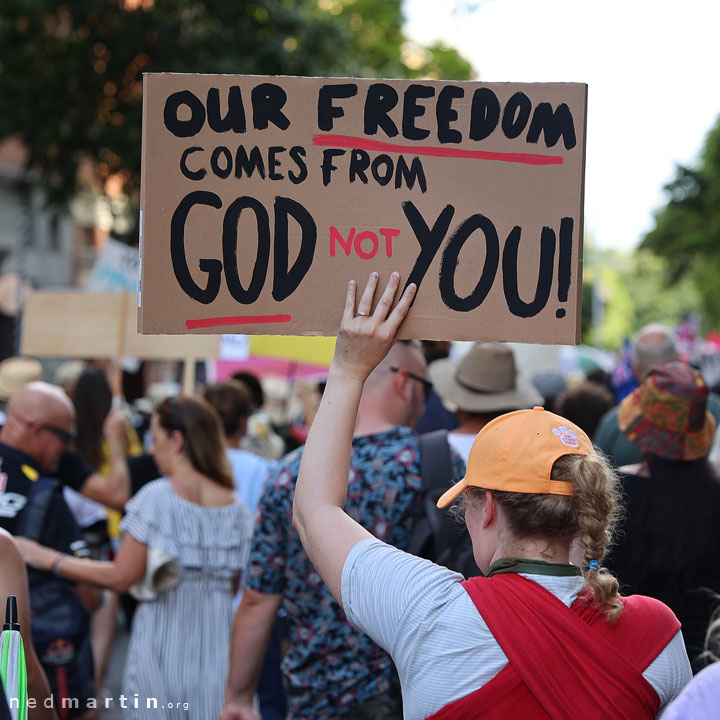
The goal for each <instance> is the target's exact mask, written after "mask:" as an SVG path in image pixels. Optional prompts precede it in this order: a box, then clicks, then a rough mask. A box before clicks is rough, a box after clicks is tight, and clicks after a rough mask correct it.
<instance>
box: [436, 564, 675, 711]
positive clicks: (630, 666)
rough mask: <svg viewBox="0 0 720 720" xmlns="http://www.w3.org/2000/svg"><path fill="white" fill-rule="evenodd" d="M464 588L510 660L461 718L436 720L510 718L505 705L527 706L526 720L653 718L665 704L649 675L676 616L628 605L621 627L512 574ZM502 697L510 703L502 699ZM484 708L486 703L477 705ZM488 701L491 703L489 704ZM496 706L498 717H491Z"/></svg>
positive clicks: (646, 602) (646, 605)
mask: <svg viewBox="0 0 720 720" xmlns="http://www.w3.org/2000/svg"><path fill="white" fill-rule="evenodd" d="M463 585H464V587H465V590H466V591H467V592H468V594H469V595H470V597H471V598H472V600H473V602H474V603H475V606H476V607H477V608H478V611H479V612H480V614H481V615H482V617H483V619H484V620H485V622H486V623H487V624H488V627H489V628H490V631H491V632H492V634H493V636H494V637H495V639H496V640H497V642H498V644H499V645H500V647H501V648H502V649H503V651H504V652H505V654H506V655H507V657H508V660H509V665H508V667H507V668H506V669H505V670H503V671H502V672H501V673H500V674H499V675H498V676H497V677H496V678H495V679H494V680H492V681H491V682H490V683H488V684H487V685H485V686H484V687H483V688H481V689H480V690H478V691H477V692H476V693H473V694H472V695H471V696H468V698H463V699H462V701H458V702H459V703H460V702H463V703H464V705H465V708H464V710H463V712H462V714H455V713H454V712H452V711H454V710H460V707H459V706H458V707H453V706H455V703H452V704H451V705H450V706H448V707H447V711H449V712H451V714H442V713H443V711H441V712H440V713H438V714H437V715H435V716H433V717H434V718H438V719H439V718H451V717H457V718H460V717H462V718H472V717H475V716H476V715H477V713H476V714H473V712H472V707H476V708H477V707H480V708H484V711H483V713H482V717H484V718H485V717H488V718H490V717H497V718H501V717H512V716H513V715H508V714H507V713H508V709H509V708H508V706H507V704H506V703H508V702H511V703H513V704H517V703H518V702H522V703H524V707H523V713H524V714H523V715H522V717H526V718H546V717H552V718H567V720H574V719H575V718H583V720H591V719H594V718H598V719H600V718H603V719H604V718H607V717H615V718H628V719H629V720H630V719H632V720H635V719H636V718H645V717H647V718H651V717H655V715H656V714H657V711H658V709H659V705H660V702H659V699H658V697H657V694H656V693H655V691H654V690H653V689H652V687H651V686H650V684H649V683H648V682H647V681H646V680H645V678H644V677H643V676H642V672H643V670H644V669H645V668H646V667H647V665H648V664H649V663H650V662H651V661H652V660H653V659H654V658H655V657H656V656H657V655H658V654H659V653H660V651H661V650H662V649H663V648H664V647H665V645H667V643H668V642H669V641H670V639H671V638H672V637H673V635H674V634H675V633H676V632H677V630H678V629H679V626H680V625H679V623H678V621H677V619H676V618H675V617H674V615H672V613H671V612H670V611H669V610H667V608H665V606H663V605H662V603H656V602H655V601H652V600H650V599H648V598H633V599H626V600H625V606H626V609H627V612H624V613H623V616H621V618H620V620H619V621H618V622H617V623H616V624H615V625H608V623H607V622H606V621H605V616H604V615H603V614H602V613H601V612H599V610H597V609H596V608H595V607H594V605H593V603H592V602H591V601H589V600H580V601H578V602H576V603H575V604H574V605H573V607H572V608H567V607H566V606H565V605H564V604H563V603H562V601H560V600H559V599H558V598H556V597H555V596H554V595H553V594H552V593H551V592H549V591H547V590H545V588H543V587H542V586H541V585H538V584H537V583H534V582H532V581H531V580H528V579H526V578H524V577H522V576H520V575H517V574H514V573H508V574H503V575H496V576H494V577H493V578H490V579H487V578H472V579H471V580H468V581H465V583H463ZM501 696H502V698H504V699H500V698H501ZM478 703H480V704H478ZM488 703H489V705H488ZM489 707H496V708H497V714H495V715H492V714H488V712H487V711H488V709H489Z"/></svg>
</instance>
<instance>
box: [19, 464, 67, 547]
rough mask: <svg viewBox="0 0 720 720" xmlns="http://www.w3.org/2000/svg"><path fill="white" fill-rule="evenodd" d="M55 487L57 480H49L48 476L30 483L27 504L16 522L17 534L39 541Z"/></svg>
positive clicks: (56, 486) (55, 490) (56, 487)
mask: <svg viewBox="0 0 720 720" xmlns="http://www.w3.org/2000/svg"><path fill="white" fill-rule="evenodd" d="M57 489H58V482H57V480H51V479H50V478H44V477H41V478H38V479H37V480H36V481H35V482H34V483H33V484H32V488H31V490H30V495H29V496H28V501H27V505H25V507H24V508H23V513H22V515H21V516H20V520H19V522H18V529H17V534H18V535H22V536H23V537H26V538H28V539H29V540H35V541H36V542H39V541H40V538H41V535H42V530H43V528H44V527H45V520H46V518H47V514H48V511H49V510H50V504H51V503H52V500H53V497H54V495H55V493H56V492H57Z"/></svg>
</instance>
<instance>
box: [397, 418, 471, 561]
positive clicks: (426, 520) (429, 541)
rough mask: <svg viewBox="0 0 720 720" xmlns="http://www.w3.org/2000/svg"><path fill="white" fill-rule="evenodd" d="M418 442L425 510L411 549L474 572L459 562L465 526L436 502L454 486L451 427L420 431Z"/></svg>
mask: <svg viewBox="0 0 720 720" xmlns="http://www.w3.org/2000/svg"><path fill="white" fill-rule="evenodd" d="M418 446H419V449H420V474H421V476H422V488H423V513H422V515H421V517H419V518H418V520H417V521H416V523H415V527H414V529H413V533H412V535H411V537H410V543H409V545H408V548H407V552H409V553H411V554H413V555H418V556H419V557H424V558H427V559H429V560H432V561H433V562H436V563H438V564H439V565H444V566H446V567H450V568H451V569H454V570H458V571H460V572H465V573H466V574H470V573H467V571H466V570H465V568H464V567H459V566H458V563H457V560H458V558H457V550H458V547H459V546H462V545H463V544H465V541H466V540H467V537H466V532H465V528H464V527H463V526H462V525H460V524H458V523H457V522H456V521H455V520H454V518H452V517H451V515H450V514H449V513H448V512H447V511H446V510H440V509H438V507H437V505H436V503H437V501H438V499H439V498H440V496H441V495H442V494H443V493H444V492H445V491H446V490H447V489H448V488H449V487H450V484H451V480H452V474H453V466H452V457H451V455H450V444H449V443H448V433H447V430H434V431H433V432H429V433H425V434H424V435H419V436H418ZM471 559H472V558H471ZM463 565H464V563H463ZM472 567H474V563H472Z"/></svg>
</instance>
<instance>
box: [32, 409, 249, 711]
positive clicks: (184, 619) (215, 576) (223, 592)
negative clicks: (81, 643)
mask: <svg viewBox="0 0 720 720" xmlns="http://www.w3.org/2000/svg"><path fill="white" fill-rule="evenodd" d="M150 428H151V432H152V436H153V455H154V457H155V461H156V463H157V465H158V467H159V468H160V471H161V472H162V473H163V475H164V477H162V478H160V479H158V480H155V481H153V482H152V483H149V484H148V485H146V486H145V487H144V488H143V489H142V490H141V491H140V492H139V493H138V494H137V495H136V496H135V497H133V498H132V499H131V500H130V502H129V503H128V504H127V507H126V515H125V518H124V520H123V522H122V529H123V530H124V532H125V535H124V538H123V541H122V545H121V547H120V549H119V551H118V554H117V557H116V558H115V560H114V562H95V561H76V560H75V559H74V558H71V557H69V556H66V555H62V554H59V553H57V552H56V551H54V550H50V549H48V548H43V547H42V546H40V545H37V544H36V543H31V542H29V541H22V540H21V541H20V542H19V546H20V547H21V552H22V553H23V555H24V557H25V560H26V562H28V563H29V564H31V565H33V566H35V567H38V568H41V569H46V570H51V571H53V572H56V573H59V574H60V575H62V576H63V577H66V578H68V579H70V580H76V581H85V582H92V583H95V584H97V585H99V586H101V587H107V588H110V589H113V590H116V591H118V592H125V591H127V590H128V589H132V590H134V591H135V594H136V596H137V597H139V598H141V599H142V600H143V602H141V603H140V607H139V608H138V611H137V613H136V614H135V618H134V620H133V626H132V633H131V638H130V646H129V649H128V655H127V661H126V666H125V674H124V678H123V693H124V696H125V698H124V700H123V699H122V698H115V699H114V702H115V703H116V704H122V706H124V707H125V708H126V709H125V710H124V712H125V714H126V715H127V716H129V717H131V718H134V719H135V718H137V720H141V719H142V720H144V719H145V718H147V720H160V718H167V719H168V720H171V719H172V720H174V719H175V718H197V720H207V719H208V718H213V717H217V716H218V715H219V714H220V711H221V709H222V701H223V692H224V688H225V679H226V675H227V662H228V649H229V648H228V644H229V638H230V629H231V625H232V597H233V593H234V590H235V588H236V587H237V584H238V582H239V579H240V575H241V572H242V570H243V568H244V567H245V565H246V563H247V558H248V552H249V544H250V537H251V534H252V517H251V515H250V512H249V510H248V509H247V507H246V505H245V504H244V502H243V501H242V500H240V499H238V498H236V497H235V495H234V494H233V481H232V476H231V474H230V468H229V466H228V461H227V456H226V454H225V448H224V444H223V439H222V428H221V426H220V421H219V419H218V417H217V414H216V413H215V411H214V410H213V409H212V408H211V407H210V406H209V405H208V404H207V403H206V402H205V401H203V400H202V399H200V398H195V397H180V398H177V399H171V400H166V401H165V402H164V403H162V404H161V405H160V406H159V407H158V408H157V410H156V411H155V414H154V415H153V417H152V421H151V425H150Z"/></svg>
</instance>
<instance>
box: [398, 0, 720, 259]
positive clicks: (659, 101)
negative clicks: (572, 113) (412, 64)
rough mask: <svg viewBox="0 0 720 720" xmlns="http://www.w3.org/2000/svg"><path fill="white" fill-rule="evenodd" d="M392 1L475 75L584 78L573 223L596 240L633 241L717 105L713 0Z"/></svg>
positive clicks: (695, 148) (689, 160)
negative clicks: (579, 221) (580, 206)
mask: <svg viewBox="0 0 720 720" xmlns="http://www.w3.org/2000/svg"><path fill="white" fill-rule="evenodd" d="M404 2H405V5H404V9H405V15H406V17H407V20H408V22H407V25H406V28H405V30H406V34H407V35H408V36H409V37H410V38H412V39H414V40H416V41H418V42H421V43H423V44H427V43H430V42H433V41H434V40H436V39H442V40H445V42H446V43H447V44H449V45H452V46H453V47H455V48H456V49H457V50H458V51H459V52H460V53H461V54H462V55H463V56H465V57H466V58H467V59H468V60H470V62H471V63H472V65H473V67H474V68H475V70H476V72H477V74H478V79H479V80H484V81H487V82H506V81H507V82H513V81H515V82H584V83H587V84H588V130H587V164H586V175H585V183H586V184H585V227H586V230H587V231H588V232H589V233H591V234H592V236H593V237H594V239H595V241H596V243H597V245H598V246H600V247H621V248H628V249H629V248H632V247H634V246H635V245H637V243H638V242H639V241H640V240H641V239H642V235H643V233H644V232H646V231H647V230H649V229H651V227H652V213H653V211H654V210H655V209H657V208H659V207H661V206H662V204H663V202H664V197H665V196H664V193H663V191H662V188H663V185H664V184H666V183H667V182H668V181H670V180H671V179H672V177H673V175H674V168H675V165H676V164H685V165H688V164H694V163H695V161H696V160H697V159H698V156H699V153H700V151H701V148H702V146H703V143H704V140H705V136H706V134H707V132H708V131H709V130H710V129H711V127H712V126H713V125H714V123H715V120H716V119H717V117H718V116H719V115H720V91H719V90H720V83H719V82H718V70H720V61H719V58H718V49H719V47H720V42H719V41H718V28H720V3H716V2H714V0H683V1H682V2H677V0H674V1H673V2H670V1H668V0H654V1H651V0H602V1H599V0H595V1H591V0H461V1H460V2H456V1H455V0H404ZM456 6H458V8H457V9H455V10H454V8H456ZM468 8H469V9H468Z"/></svg>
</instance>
